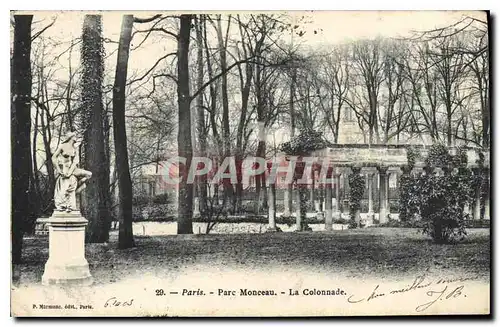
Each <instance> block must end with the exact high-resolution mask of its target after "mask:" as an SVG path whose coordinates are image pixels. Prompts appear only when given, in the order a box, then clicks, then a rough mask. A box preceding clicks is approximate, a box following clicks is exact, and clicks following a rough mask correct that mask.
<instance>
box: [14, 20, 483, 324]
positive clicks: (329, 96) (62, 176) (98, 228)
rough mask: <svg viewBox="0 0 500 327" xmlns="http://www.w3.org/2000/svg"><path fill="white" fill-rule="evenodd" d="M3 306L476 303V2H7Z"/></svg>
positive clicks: (84, 312)
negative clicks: (253, 7) (62, 5)
mask: <svg viewBox="0 0 500 327" xmlns="http://www.w3.org/2000/svg"><path fill="white" fill-rule="evenodd" d="M10 19H11V25H10V29H11V42H10V44H11V52H10V59H11V118H12V119H11V140H12V143H11V144H12V147H11V158H12V161H11V164H12V171H11V176H12V192H11V193H12V199H11V202H12V205H11V209H12V210H11V235H12V238H11V240H12V242H11V253H12V255H11V259H12V266H11V272H12V274H11V277H12V280H11V294H10V296H11V315H12V316H15V317H48V316H50V317H331V316H394V315H398V316H401V315H404V316H408V315H414V316H424V315H450V314H451V315H454V314H473V315H489V314H490V312H491V309H490V294H491V293H490V291H491V290H490V278H491V277H490V271H491V236H490V197H491V195H490V175H491V171H490V142H491V122H490V117H491V116H490V112H491V104H490V71H491V70H490V61H489V55H490V48H489V35H488V31H489V30H490V28H489V22H490V17H489V13H488V12H487V11H307V12H305V11H304V12H300V11H290V12H285V11H281V12H278V11H276V12H274V11H262V12H245V11H240V12H237V11H230V12H168V11H165V12H147V11H137V12H119V11H102V12H99V11H95V12H83V11H57V12H56V11H54V12H50V11H33V12H28V11H12V12H11V16H10Z"/></svg>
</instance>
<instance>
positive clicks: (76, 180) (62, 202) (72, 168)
mask: <svg viewBox="0 0 500 327" xmlns="http://www.w3.org/2000/svg"><path fill="white" fill-rule="evenodd" d="M79 143H81V141H80V140H79V139H78V138H77V135H76V133H75V132H69V133H67V134H66V136H65V138H64V139H63V141H62V143H61V144H60V145H59V147H58V148H57V150H56V151H55V152H54V154H53V155H52V162H53V163H54V167H55V171H56V172H57V173H58V174H59V176H58V177H57V179H56V186H55V190H54V202H55V205H56V210H58V211H67V212H71V211H73V210H77V207H76V194H78V193H80V192H81V191H82V190H83V189H85V182H86V181H87V180H89V179H90V178H91V177H92V173H91V172H90V171H87V170H83V169H81V168H78V163H79V158H78V144H79Z"/></svg>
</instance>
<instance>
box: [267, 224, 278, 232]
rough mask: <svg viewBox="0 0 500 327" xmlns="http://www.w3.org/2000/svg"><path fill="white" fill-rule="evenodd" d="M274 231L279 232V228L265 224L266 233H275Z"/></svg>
mask: <svg viewBox="0 0 500 327" xmlns="http://www.w3.org/2000/svg"><path fill="white" fill-rule="evenodd" d="M276 232H281V229H280V228H279V227H276V226H275V227H271V226H267V228H266V233H276Z"/></svg>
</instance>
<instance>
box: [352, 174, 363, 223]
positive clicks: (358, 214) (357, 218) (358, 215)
mask: <svg viewBox="0 0 500 327" xmlns="http://www.w3.org/2000/svg"><path fill="white" fill-rule="evenodd" d="M360 173H361V167H352V174H353V175H354V176H356V175H360ZM363 192H364V190H363ZM362 198H363V196H361V199H360V200H359V208H358V209H357V210H356V211H355V212H354V221H355V222H356V224H357V225H358V226H359V225H360V221H361V200H362Z"/></svg>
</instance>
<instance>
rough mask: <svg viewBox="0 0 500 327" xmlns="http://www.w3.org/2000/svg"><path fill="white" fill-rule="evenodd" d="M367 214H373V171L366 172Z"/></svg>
mask: <svg viewBox="0 0 500 327" xmlns="http://www.w3.org/2000/svg"><path fill="white" fill-rule="evenodd" d="M367 176H368V214H369V215H371V216H373V176H374V174H373V173H368V175H367Z"/></svg>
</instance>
